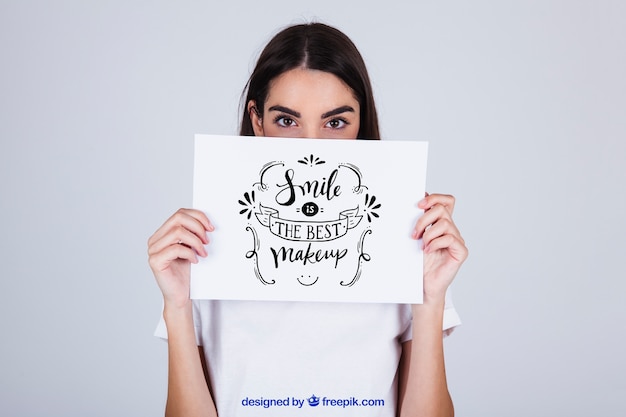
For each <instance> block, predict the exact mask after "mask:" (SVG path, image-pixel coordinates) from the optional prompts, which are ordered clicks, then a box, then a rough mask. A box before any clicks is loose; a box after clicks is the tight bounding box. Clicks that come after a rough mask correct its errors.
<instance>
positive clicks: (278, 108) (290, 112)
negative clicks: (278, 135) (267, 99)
mask: <svg viewBox="0 0 626 417" xmlns="http://www.w3.org/2000/svg"><path fill="white" fill-rule="evenodd" d="M269 111H279V112H283V113H287V114H288V115H290V116H293V117H301V116H302V115H301V114H300V113H298V112H297V111H295V110H291V109H290V108H289V107H285V106H272V107H270V108H269Z"/></svg>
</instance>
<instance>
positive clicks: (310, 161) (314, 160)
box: [298, 154, 326, 167]
mask: <svg viewBox="0 0 626 417" xmlns="http://www.w3.org/2000/svg"><path fill="white" fill-rule="evenodd" d="M298 163H300V164H304V165H308V166H310V167H312V166H313V165H322V164H325V163H326V161H322V160H321V159H319V158H318V157H317V156H315V157H314V156H313V154H311V156H305V157H304V158H302V159H298Z"/></svg>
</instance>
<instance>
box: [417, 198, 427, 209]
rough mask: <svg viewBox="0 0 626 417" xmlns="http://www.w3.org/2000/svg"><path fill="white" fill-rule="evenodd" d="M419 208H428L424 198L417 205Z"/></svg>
mask: <svg viewBox="0 0 626 417" xmlns="http://www.w3.org/2000/svg"><path fill="white" fill-rule="evenodd" d="M417 206H418V207H426V199H425V198H423V199H421V200H420V201H419V202H418V203H417Z"/></svg>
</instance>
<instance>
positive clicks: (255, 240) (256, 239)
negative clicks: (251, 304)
mask: <svg viewBox="0 0 626 417" xmlns="http://www.w3.org/2000/svg"><path fill="white" fill-rule="evenodd" d="M246 230H247V231H249V232H252V239H253V246H252V250H249V251H248V252H246V258H247V259H252V258H254V275H256V277H257V278H258V279H259V281H261V282H262V283H263V285H272V284H276V280H275V279H273V280H271V281H266V280H265V279H264V278H263V276H262V275H261V271H259V253H258V252H257V251H258V250H259V247H260V242H259V236H258V235H257V234H256V230H254V228H253V227H250V226H248V227H246Z"/></svg>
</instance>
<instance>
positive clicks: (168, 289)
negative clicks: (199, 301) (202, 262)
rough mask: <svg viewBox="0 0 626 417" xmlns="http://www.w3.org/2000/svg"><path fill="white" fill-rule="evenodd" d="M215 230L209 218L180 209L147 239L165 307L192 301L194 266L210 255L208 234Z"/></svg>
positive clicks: (177, 305)
mask: <svg viewBox="0 0 626 417" xmlns="http://www.w3.org/2000/svg"><path fill="white" fill-rule="evenodd" d="M213 230H215V228H214V227H213V225H212V224H211V222H210V220H209V219H208V217H207V216H206V215H205V214H204V213H203V212H201V211H199V210H195V209H184V208H181V209H179V210H178V211H177V212H176V213H174V214H173V215H172V216H171V217H170V218H169V219H167V221H166V222H165V223H163V225H162V226H161V227H160V228H159V229H158V230H157V231H156V232H155V233H154V234H153V235H152V236H151V237H150V239H148V262H149V264H150V268H151V269H152V273H153V274H154V277H155V278H156V280H157V284H158V285H159V288H160V289H161V292H162V293H163V300H164V303H165V305H166V306H169V307H183V306H185V305H186V304H187V303H188V302H189V276H190V267H191V263H197V262H198V255H199V256H202V257H205V256H207V252H206V249H205V248H204V245H206V244H208V243H209V239H208V237H207V232H212V231H213Z"/></svg>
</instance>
